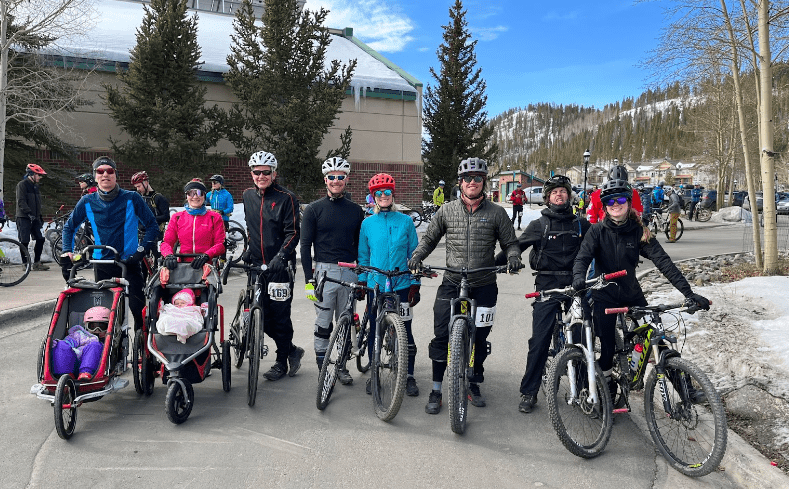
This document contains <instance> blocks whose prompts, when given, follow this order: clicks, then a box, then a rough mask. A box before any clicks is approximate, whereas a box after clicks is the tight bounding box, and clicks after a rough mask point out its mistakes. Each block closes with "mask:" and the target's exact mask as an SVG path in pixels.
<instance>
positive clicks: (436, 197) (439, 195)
mask: <svg viewBox="0 0 789 489" xmlns="http://www.w3.org/2000/svg"><path fill="white" fill-rule="evenodd" d="M444 185H445V183H444V181H443V180H439V181H438V187H436V189H435V190H434V191H433V205H434V206H436V207H441V206H442V205H444Z"/></svg>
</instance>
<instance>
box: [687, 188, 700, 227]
mask: <svg viewBox="0 0 789 489" xmlns="http://www.w3.org/2000/svg"><path fill="white" fill-rule="evenodd" d="M702 193H704V192H703V191H702V189H701V185H699V184H698V183H697V184H696V185H695V186H694V187H693V190H691V191H690V213H689V214H688V219H689V220H691V221H692V220H693V215H694V214H695V215H696V220H697V221H698V220H699V213H698V209H697V208H698V206H699V203H700V202H701V195H702Z"/></svg>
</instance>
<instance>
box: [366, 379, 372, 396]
mask: <svg viewBox="0 0 789 489" xmlns="http://www.w3.org/2000/svg"><path fill="white" fill-rule="evenodd" d="M364 392H366V393H367V395H368V396H372V395H373V379H372V377H371V378H369V379H367V385H366V386H365V388H364Z"/></svg>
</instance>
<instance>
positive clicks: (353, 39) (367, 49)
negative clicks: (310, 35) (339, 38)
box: [342, 27, 422, 88]
mask: <svg viewBox="0 0 789 489" xmlns="http://www.w3.org/2000/svg"><path fill="white" fill-rule="evenodd" d="M342 32H343V37H345V38H346V39H348V40H349V41H351V42H352V43H354V44H356V45H357V46H359V48H360V49H361V50H362V51H364V52H365V53H367V54H369V55H370V56H372V57H373V58H375V59H377V60H378V61H380V62H381V63H383V64H385V65H386V66H387V67H388V68H389V69H391V70H392V71H394V72H395V73H397V74H398V75H400V76H401V77H403V79H405V81H407V82H408V83H409V84H410V85H411V86H412V87H414V88H421V87H422V82H421V81H419V80H417V79H416V78H414V77H413V76H411V75H409V74H408V72H406V71H405V70H404V69H402V68H400V67H399V66H397V65H396V64H394V63H392V62H391V61H389V60H388V59H387V58H386V57H385V56H383V55H382V54H381V53H379V52H378V51H376V50H375V49H373V48H371V47H370V46H368V45H367V44H365V43H363V42H362V41H361V40H359V39H358V38H356V37H353V28H352V27H346V28H345V29H343V31H342Z"/></svg>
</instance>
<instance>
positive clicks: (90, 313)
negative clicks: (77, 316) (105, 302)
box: [84, 306, 110, 324]
mask: <svg viewBox="0 0 789 489" xmlns="http://www.w3.org/2000/svg"><path fill="white" fill-rule="evenodd" d="M84 322H85V323H86V324H87V323H102V322H103V323H108V322H110V310H109V309H107V308H106V307H103V306H96V307H91V308H90V309H88V310H87V311H85V319H84Z"/></svg>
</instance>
